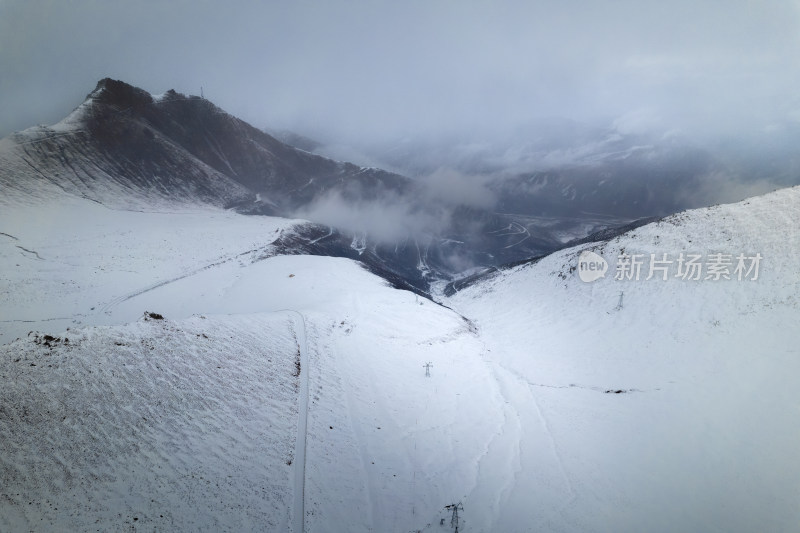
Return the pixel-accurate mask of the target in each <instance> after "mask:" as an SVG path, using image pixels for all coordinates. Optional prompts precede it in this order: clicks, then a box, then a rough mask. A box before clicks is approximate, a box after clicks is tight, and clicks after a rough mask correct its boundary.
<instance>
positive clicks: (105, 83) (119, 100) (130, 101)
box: [86, 78, 153, 107]
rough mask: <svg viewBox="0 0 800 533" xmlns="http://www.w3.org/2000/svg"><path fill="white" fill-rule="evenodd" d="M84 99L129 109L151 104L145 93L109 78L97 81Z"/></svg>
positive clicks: (149, 97) (150, 97)
mask: <svg viewBox="0 0 800 533" xmlns="http://www.w3.org/2000/svg"><path fill="white" fill-rule="evenodd" d="M86 99H87V100H93V101H95V102H98V103H102V104H108V105H114V106H118V107H130V106H134V105H142V104H150V103H152V102H153V96H152V95H151V94H150V93H148V92H147V91H144V90H142V89H139V88H138V87H134V86H133V85H129V84H127V83H125V82H124V81H120V80H112V79H111V78H103V79H102V80H100V81H98V82H97V86H96V87H95V88H94V90H93V91H92V92H90V93H89V94H88V95H86Z"/></svg>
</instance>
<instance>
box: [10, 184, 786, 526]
mask: <svg viewBox="0 0 800 533" xmlns="http://www.w3.org/2000/svg"><path fill="white" fill-rule="evenodd" d="M798 215H800V190H798V189H788V190H783V191H778V192H776V193H773V194H771V195H768V196H765V197H760V198H754V199H752V200H749V201H747V202H744V203H742V204H736V205H730V206H720V207H715V208H711V209H704V210H698V211H692V212H687V213H683V214H680V215H676V216H674V217H670V218H668V219H666V220H664V221H662V222H660V223H657V224H651V225H648V226H644V227H641V228H638V229H636V230H633V231H632V232H630V233H628V234H625V235H623V236H621V237H619V238H617V239H614V240H612V241H610V242H605V243H594V244H587V245H582V246H581V247H579V248H572V249H568V250H564V251H562V252H559V253H557V254H554V255H551V256H548V257H547V258H544V259H542V260H541V261H539V262H538V263H536V264H533V265H526V266H521V267H517V268H514V269H511V270H507V271H502V272H500V273H498V274H497V275H495V276H494V277H492V278H490V279H488V280H485V281H483V282H481V283H479V284H477V285H474V286H472V287H469V288H467V289H464V290H463V291H461V292H460V293H458V294H457V295H456V296H454V297H453V298H450V299H447V301H446V302H445V303H446V304H447V305H449V306H452V307H453V309H455V311H453V310H450V309H448V308H445V307H442V306H439V305H436V304H434V303H432V302H430V301H428V300H424V299H418V298H417V297H416V296H415V295H414V294H412V293H409V292H405V291H398V290H394V289H392V288H390V287H389V286H387V284H386V282H384V281H383V280H381V279H380V278H378V277H376V276H374V275H372V274H370V273H369V272H367V271H365V270H364V269H363V268H362V267H360V266H359V265H358V263H355V262H353V261H350V260H347V259H341V258H331V257H313V256H275V255H274V252H275V249H274V244H273V243H274V242H275V240H276V239H277V238H278V237H279V236H280V235H281V234H282V233H283V234H285V233H286V232H290V231H292V228H293V226H294V224H295V223H296V222H294V221H287V220H284V219H274V218H268V217H252V216H242V215H236V214H233V213H230V212H226V211H222V210H215V209H213V208H207V207H205V208H187V207H180V208H178V207H174V208H172V209H171V210H170V211H160V212H135V211H120V210H114V209H109V208H106V207H103V206H100V205H98V204H96V203H93V202H89V201H87V200H81V199H70V200H61V201H58V202H44V203H42V202H28V203H25V202H23V201H18V202H9V203H8V204H7V205H6V206H5V207H4V209H3V210H2V211H0V232H2V235H0V252H2V253H0V260H1V261H2V270H1V272H2V282H0V292H1V293H2V295H3V299H4V302H7V303H4V305H3V306H2V312H3V313H4V315H3V317H2V322H0V334H2V339H3V342H6V343H9V342H10V343H9V344H5V345H3V346H0V379H2V380H3V383H4V387H3V391H2V393H1V394H0V440H1V441H2V442H3V444H4V446H3V449H2V451H0V530H3V531H5V530H11V531H15V530H23V531H24V530H29V529H34V530H37V531H39V530H41V531H61V530H64V529H72V530H90V529H91V530H95V529H99V530H104V531H105V530H120V529H123V528H128V529H137V528H138V529H146V530H157V531H197V530H205V531H241V530H262V531H309V532H310V531H348V532H351V531H353V532H360V531H365V532H366V531H398V532H405V531H417V530H422V531H443V530H448V526H449V524H450V515H449V514H448V512H447V511H446V510H445V506H446V505H448V504H453V503H458V502H461V503H463V506H464V507H463V511H462V512H461V515H460V516H461V518H462V521H461V523H460V531H475V532H478V531H503V532H514V531H541V530H543V531H619V530H623V531H696V530H703V531H755V530H768V531H792V530H795V529H796V526H797V524H798V523H800V515H798V511H797V505H796V502H797V501H798V499H799V498H800V481H798V480H800V459H798V454H797V453H796V450H797V449H798V445H800V410H799V409H798V406H800V393H798V392H797V391H798V389H797V387H796V384H797V379H796V374H797V371H798V370H800V368H798V367H799V366H800V363H798V353H797V348H796V347H795V345H794V338H795V336H796V335H795V330H796V326H795V324H796V323H797V321H798V300H797V298H798V297H797V294H798V288H800V287H798V283H800V277H798V272H800V269H798V266H799V265H798V264H797V262H798V253H797V252H798V251H800V242H799V240H798V233H797V230H796V229H794V227H793V224H795V223H796V221H797V220H798ZM623 248H624V249H625V250H626V252H627V253H643V254H650V253H658V254H660V253H669V254H671V255H673V256H674V255H676V254H678V253H679V252H685V253H688V252H697V253H701V254H708V253H715V252H724V253H731V254H738V253H740V252H741V253H745V254H748V255H751V254H755V253H760V254H762V256H763V261H762V264H761V268H760V273H759V278H758V280H756V281H750V280H742V281H738V280H735V279H733V280H729V281H712V280H708V281H696V282H693V281H685V280H680V279H674V278H673V279H670V280H669V281H662V280H660V279H652V280H649V281H644V280H640V281H614V279H613V275H614V263H615V260H616V256H617V254H618V253H619V252H620V250H622V249H623ZM583 249H594V250H595V251H596V252H597V253H599V254H600V255H602V256H603V257H605V258H607V259H608V261H609V263H610V264H611V267H610V270H609V272H608V273H607V275H606V277H605V278H603V279H600V280H597V281H595V282H593V283H583V282H581V281H580V280H579V279H578V278H577V274H576V273H575V272H574V268H573V267H574V266H575V265H576V261H577V256H578V254H579V253H580V251H581V250H583ZM17 265H20V266H19V267H17ZM620 293H624V300H623V305H622V307H621V309H616V308H617V307H618V304H619V299H620V298H619V297H620ZM144 311H150V312H156V313H161V314H163V315H164V316H165V317H166V320H163V321H162V320H154V319H150V320H143V319H142V316H143V312H144ZM462 315H463V316H462ZM464 317H466V318H464ZM67 328H70V329H69V330H67ZM30 330H38V331H40V332H41V333H32V334H30V335H28V331H30ZM44 334H50V335H52V336H53V337H58V338H59V339H60V340H48V339H47V338H45V337H43V335H44ZM16 337H21V340H17V341H13V342H11V340H12V339H14V338H16ZM65 338H69V343H67V342H66V340H65ZM427 362H430V363H432V364H433V366H432V368H431V369H430V370H431V377H425V371H424V368H423V364H425V363H427ZM32 363H33V364H35V365H36V366H31V364H32ZM298 364H299V368H298ZM49 365H52V366H49ZM218 367H219V368H218ZM298 370H299V372H298ZM606 391H611V392H606ZM616 391H620V393H616ZM304 414H305V415H306V416H305V417H304V416H303V415H304ZM145 419H146V420H145ZM303 452H305V453H303ZM290 461H291V464H289V462H290ZM192 475H194V476H195V477H192ZM201 476H202V477H201ZM229 476H230V477H229ZM218 485H219V488H218ZM56 508H57V509H56ZM162 515H163V516H162ZM443 518H444V519H445V525H444V527H443V528H442V527H440V525H439V521H440V520H441V519H443Z"/></svg>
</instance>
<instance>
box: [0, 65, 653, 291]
mask: <svg viewBox="0 0 800 533" xmlns="http://www.w3.org/2000/svg"><path fill="white" fill-rule="evenodd" d="M287 140H291V139H287ZM295 140H296V139H295ZM468 185H469V184H467V183H466V182H464V181H463V180H450V181H440V182H439V183H438V184H437V187H434V188H433V189H432V188H431V186H430V184H427V183H422V182H419V181H417V180H412V179H409V178H407V177H404V176H401V175H399V174H395V173H391V172H386V171H383V170H380V169H377V168H372V167H361V166H357V165H353V164H350V163H343V162H339V161H334V160H332V159H327V158H324V157H321V156H319V155H314V154H311V153H309V152H307V151H305V150H302V149H299V148H293V147H291V146H289V145H287V144H284V143H283V142H281V141H279V140H277V139H276V138H275V137H272V136H271V135H268V134H267V133H264V132H263V131H260V130H258V129H256V128H254V127H252V126H250V125H249V124H247V123H246V122H244V121H242V120H240V119H238V118H236V117H233V116H231V115H230V114H228V113H226V112H224V111H223V110H221V109H220V108H218V107H216V106H215V105H214V104H212V103H211V102H209V101H208V100H205V99H203V98H200V97H196V96H186V95H183V94H179V93H176V92H175V91H167V92H166V93H164V94H162V95H151V94H150V93H148V92H146V91H144V90H142V89H139V88H136V87H133V86H131V85H128V84H126V83H124V82H121V81H116V80H112V79H108V78H107V79H103V80H100V82H98V84H97V87H96V88H95V89H94V90H93V91H92V92H91V93H89V95H88V96H87V98H86V100H85V101H84V102H83V103H82V104H81V105H79V106H78V107H77V108H76V109H75V110H74V111H73V112H72V113H71V114H70V115H69V116H67V117H66V118H65V119H64V120H62V121H61V122H59V123H58V124H55V125H53V126H49V127H46V126H38V127H34V128H30V129H27V130H24V131H22V132H19V133H16V134H13V135H11V136H9V137H7V138H5V139H3V140H0V187H2V190H3V191H4V192H5V194H6V195H9V194H11V193H15V192H19V193H24V194H25V195H27V197H29V198H39V199H44V198H50V197H62V196H64V195H65V194H66V195H70V196H79V197H82V198H88V199H90V200H93V201H96V202H100V203H101V204H103V205H105V206H111V207H124V208H126V209H152V208H153V207H154V206H166V208H168V209H171V207H170V206H174V205H177V204H182V205H184V206H197V205H204V206H207V205H211V206H217V207H227V208H232V209H235V210H236V211H238V212H242V213H248V214H261V215H277V216H283V217H290V218H305V219H310V220H311V221H313V222H316V223H318V224H319V225H317V226H306V228H305V231H304V233H303V234H304V235H305V236H307V238H305V239H299V240H298V241H297V242H296V243H295V244H296V245H298V246H301V247H302V249H303V251H304V252H306V253H319V254H321V255H332V256H339V257H351V258H358V259H359V260H361V261H362V262H364V263H365V264H367V265H370V267H371V268H373V269H375V270H376V271H380V272H383V273H386V275H387V277H388V278H390V279H392V280H393V282H400V281H398V280H402V283H408V284H411V285H413V286H416V287H417V288H419V289H421V290H427V289H428V285H429V283H430V282H431V281H434V280H437V279H449V278H452V277H454V276H456V275H458V274H459V273H460V272H461V271H463V270H465V269H467V268H470V267H474V266H485V265H495V266H496V265H501V264H505V263H508V262H512V261H517V260H521V259H525V258H528V257H531V256H538V255H543V254H545V253H548V252H551V251H553V250H556V249H559V248H562V247H563V246H565V245H566V243H568V242H569V241H571V240H573V239H577V238H582V237H586V236H587V235H589V234H591V233H594V232H596V231H603V230H609V229H613V228H616V227H618V226H621V225H624V224H627V223H630V222H631V221H632V220H633V219H634V218H636V217H635V216H631V215H630V214H629V213H625V214H622V215H621V216H617V215H613V214H609V213H607V212H606V213H582V214H578V215H575V216H566V215H565V213H563V212H562V211H553V212H548V210H547V209H544V208H543V207H542V205H541V204H535V203H532V202H529V204H530V205H527V207H523V208H520V206H521V205H523V206H524V205H526V204H525V202H522V203H520V202H519V199H520V198H521V197H520V191H521V190H522V189H521V187H522V186H520V185H519V184H516V183H515V184H513V186H511V185H509V186H508V187H504V188H501V189H499V190H489V189H487V188H484V187H482V186H481V185H480V184H477V185H474V186H468ZM526 187H527V185H526ZM522 188H524V187H522ZM522 196H523V197H524V196H525V195H524V194H523V195H522ZM512 199H513V201H512ZM496 200H497V201H496ZM500 200H502V201H500ZM650 214H661V213H650Z"/></svg>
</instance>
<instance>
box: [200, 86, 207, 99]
mask: <svg viewBox="0 0 800 533" xmlns="http://www.w3.org/2000/svg"><path fill="white" fill-rule="evenodd" d="M200 98H202V99H203V100H205V99H206V97H205V96H203V86H202V85H201V86H200Z"/></svg>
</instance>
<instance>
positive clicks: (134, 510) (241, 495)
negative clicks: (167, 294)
mask: <svg viewBox="0 0 800 533" xmlns="http://www.w3.org/2000/svg"><path fill="white" fill-rule="evenodd" d="M293 321H294V318H293V317H291V316H288V315H257V316H256V315H254V316H248V317H236V318H235V319H232V318H230V317H217V318H213V317H209V318H207V319H205V318H200V317H195V318H192V319H188V320H184V321H180V322H166V321H163V320H148V321H144V320H142V321H140V322H136V323H132V324H129V325H127V326H120V327H100V328H90V329H83V330H78V331H69V332H66V333H65V335H68V336H67V337H66V338H60V339H58V340H52V341H50V342H47V341H46V340H44V339H42V338H39V339H34V337H33V336H32V337H31V339H26V340H23V341H16V342H14V343H12V344H10V345H6V346H3V347H0V375H1V376H2V378H3V382H4V386H3V388H2V392H0V402H1V403H0V410H1V411H2V417H0V435H2V442H3V451H2V453H0V477H1V478H2V489H0V491H1V492H2V504H1V505H0V509H1V510H2V511H1V512H0V530H2V531H29V530H36V531H90V530H91V531H95V530H96V531H111V530H116V531H122V530H131V531H136V530H145V531H154V530H155V531H175V530H185V531H221V530H239V531H245V530H254V531H255V530H271V531H284V530H286V528H287V525H288V523H289V518H290V514H291V513H290V510H291V505H290V504H291V501H292V500H291V498H292V491H291V485H290V480H291V474H292V470H291V466H290V465H289V464H288V463H290V462H291V460H292V458H293V455H294V438H295V424H296V418H297V387H298V377H297V376H296V375H295V374H296V369H295V366H294V356H295V354H296V352H297V346H298V344H297V339H296V338H295V336H294V335H292V334H291V333H292V328H293V327H294V326H293Z"/></svg>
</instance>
